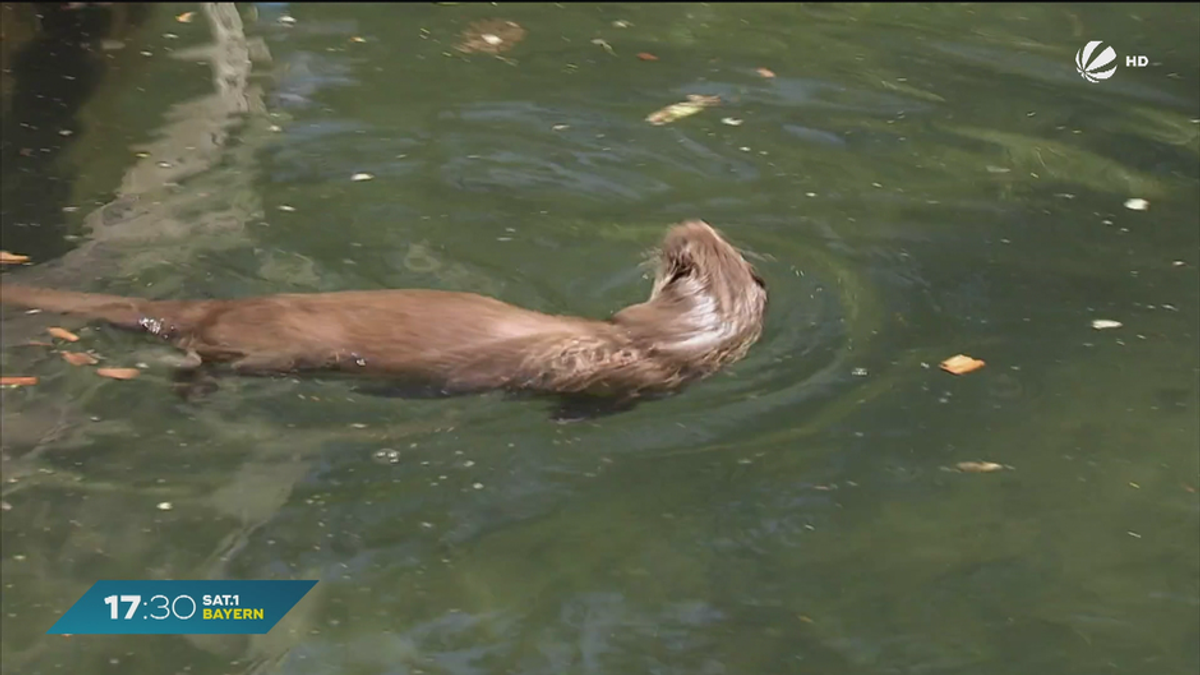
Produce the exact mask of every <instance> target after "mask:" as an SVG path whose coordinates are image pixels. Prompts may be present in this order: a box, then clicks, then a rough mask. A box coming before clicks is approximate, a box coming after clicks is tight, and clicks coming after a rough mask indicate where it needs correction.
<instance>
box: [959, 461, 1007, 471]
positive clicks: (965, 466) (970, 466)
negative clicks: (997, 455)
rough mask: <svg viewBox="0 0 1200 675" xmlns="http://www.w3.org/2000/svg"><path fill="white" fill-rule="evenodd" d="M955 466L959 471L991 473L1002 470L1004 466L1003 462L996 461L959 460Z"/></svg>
mask: <svg viewBox="0 0 1200 675" xmlns="http://www.w3.org/2000/svg"><path fill="white" fill-rule="evenodd" d="M954 466H955V467H957V468H958V470H959V471H966V472H967V473H991V472H993V471H1000V470H1001V469H1003V468H1004V465H1003V464H997V463H995V462H959V463H958V464H955V465H954Z"/></svg>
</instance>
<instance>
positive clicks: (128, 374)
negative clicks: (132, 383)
mask: <svg viewBox="0 0 1200 675" xmlns="http://www.w3.org/2000/svg"><path fill="white" fill-rule="evenodd" d="M96 374H97V375H99V376H100V377H109V378H112V379H114V380H132V379H133V378H135V377H137V376H138V375H141V374H142V371H140V370H138V369H137V368H97V369H96Z"/></svg>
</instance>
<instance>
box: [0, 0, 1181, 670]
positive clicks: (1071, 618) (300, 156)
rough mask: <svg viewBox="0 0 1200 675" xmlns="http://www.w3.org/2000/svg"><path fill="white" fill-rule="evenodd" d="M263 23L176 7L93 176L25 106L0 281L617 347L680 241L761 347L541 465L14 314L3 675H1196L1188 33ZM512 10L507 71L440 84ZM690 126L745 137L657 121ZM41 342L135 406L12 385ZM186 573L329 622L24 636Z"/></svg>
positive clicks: (592, 15) (798, 24) (252, 10)
mask: <svg viewBox="0 0 1200 675" xmlns="http://www.w3.org/2000/svg"><path fill="white" fill-rule="evenodd" d="M187 9H194V10H195V11H196V12H197V15H196V17H195V19H194V20H193V21H192V22H191V23H181V22H178V21H177V20H176V19H175V16H176V15H177V14H179V13H180V12H183V11H186V10H187ZM240 9H241V12H240V15H241V20H240V21H238V20H237V17H232V18H231V17H230V15H229V14H228V12H227V10H228V8H225V9H221V8H216V9H212V8H209V9H202V8H201V7H200V6H183V5H179V6H161V7H158V8H156V9H155V11H153V12H152V13H151V15H150V16H149V17H148V18H147V19H146V21H145V23H144V24H143V25H142V26H141V28H140V29H139V31H138V32H137V33H136V36H135V38H134V39H131V40H128V41H126V42H125V43H124V44H123V49H109V50H107V51H103V52H101V53H100V54H99V56H97V57H96V58H99V59H103V60H104V63H105V65H106V69H105V71H104V74H103V76H102V77H101V78H100V79H99V80H98V81H97V82H96V84H95V86H94V89H93V91H92V93H91V96H90V97H89V98H88V99H87V100H86V101H85V102H84V103H83V105H82V107H81V108H79V109H78V111H77V112H76V114H75V115H74V116H73V117H72V118H71V119H70V120H54V124H55V125H58V126H61V125H64V124H69V125H70V127H69V128H70V129H71V130H73V133H72V134H71V135H70V136H63V135H60V134H58V133H57V130H56V129H50V128H49V127H48V126H47V125H45V124H43V125H42V128H39V129H37V130H36V131H34V130H31V129H30V128H29V127H30V126H33V127H37V126H38V120H45V118H43V117H38V116H37V113H38V108H37V107H36V106H34V107H32V108H30V107H21V106H17V107H16V108H14V111H13V112H12V114H11V116H10V117H9V118H8V119H6V120H5V124H6V126H5V129H6V132H5V135H6V137H5V138H4V139H3V145H4V148H5V154H4V162H5V163H4V166H3V179H4V199H3V206H0V209H2V212H3V217H4V220H3V234H4V239H5V241H4V248H5V249H6V250H10V251H16V252H20V253H24V254H28V255H30V256H32V257H33V258H34V260H35V261H36V262H37V264H36V265H33V266H26V267H21V268H19V269H10V270H9V271H7V272H6V273H5V278H6V279H9V278H11V279H18V278H20V279H23V280H25V281H27V282H29V283H43V284H48V285H53V286H58V287H66V288H77V289H87V290H105V291H109V292H121V293H128V294H137V295H142V296H149V297H164V298H165V297H217V296H237V295H249V294H255V293H269V292H281V291H301V292H303V291H326V290H340V289H350V288H380V287H432V288H446V289H453V290H461V291H473V292H479V293H485V294H489V295H494V296H497V297H500V298H503V299H505V300H507V301H510V302H514V303H517V304H521V305H525V306H529V307H533V308H536V309H540V310H544V311H552V312H572V313H578V314H584V315H590V316H596V317H603V316H606V315H607V314H608V313H610V312H611V311H613V310H614V309H617V308H620V307H622V306H624V305H626V304H628V303H630V302H634V301H637V300H639V299H641V298H642V297H644V296H645V294H646V293H647V292H648V282H647V280H646V279H645V278H643V276H642V272H643V269H642V268H639V267H638V262H639V260H640V259H641V255H642V254H643V252H644V251H645V250H646V249H648V248H650V247H652V246H653V245H654V244H655V243H656V241H657V240H658V238H659V237H660V236H661V234H662V232H663V231H664V229H665V227H666V226H667V225H668V224H669V223H671V222H673V221H676V220H679V219H682V218H687V217H700V218H704V219H706V220H708V221H709V222H711V223H713V224H714V225H717V226H718V227H721V228H722V229H723V230H724V231H725V232H726V233H727V234H728V235H729V237H730V238H731V239H733V240H735V241H736V243H738V244H739V245H740V246H743V247H744V248H746V249H747V250H748V251H749V252H750V253H751V254H752V255H753V256H754V257H755V260H756V264H757V265H758V266H759V268H760V270H761V271H762V273H763V275H764V276H765V277H766V279H767V281H768V284H769V286H770V291H771V306H770V314H769V318H768V323H767V327H766V331H765V334H764V336H763V339H762V341H761V343H759V345H757V346H756V347H755V349H754V350H752V351H751V353H750V355H749V357H748V358H747V359H746V360H745V361H743V362H742V363H740V364H738V365H737V366H735V367H733V368H731V369H730V370H729V371H727V372H726V373H723V374H722V375H720V376H718V377H716V378H714V379H712V380H710V381H707V382H704V383H702V384H700V385H699V386H696V387H693V388H692V389H690V390H689V391H687V392H685V393H684V394H683V395H681V396H678V397H675V398H673V399H670V400H666V401H661V402H655V403H653V404H649V405H644V406H641V407H640V408H638V409H637V410H635V411H633V412H631V413H627V414H623V415H618V416H614V417H609V418H604V419H602V420H598V421H594V422H589V423H581V424H572V425H558V424H554V423H552V422H550V421H549V419H548V405H547V403H546V402H544V401H512V400H506V399H504V398H501V397H498V396H480V397H473V398H464V399H452V400H404V399H394V398H381V397H373V396H366V395H363V394H361V393H359V392H356V391H355V390H354V388H353V385H352V384H350V383H346V382H341V381H322V380H320V379H311V378H310V379H304V380H291V379H279V380H253V381H226V382H223V383H222V385H221V389H220V390H219V391H218V392H217V393H215V394H214V395H213V396H212V397H211V398H209V399H208V400H205V401H203V402H201V403H193V404H186V403H183V402H181V401H180V400H178V399H177V398H175V397H174V396H173V395H172V394H171V391H170V381H169V373H168V371H167V370H166V369H165V368H164V367H163V366H161V365H159V364H158V361H157V360H156V359H157V358H158V356H159V354H157V353H156V352H155V348H154V347H153V346H152V345H148V344H147V342H146V341H145V340H143V339H141V338H139V337H137V336H131V335H126V334H121V333H116V332H114V331H112V330H109V329H106V328H102V327H88V326H84V325H82V324H79V323H75V322H69V321H66V320H62V319H58V318H52V317H46V316H43V315H34V316H29V315H24V314H21V313H19V312H7V311H6V312H5V315H4V316H5V322H4V350H3V370H4V374H6V375H10V374H11V375H36V376H37V377H39V378H40V382H39V384H38V385H37V386H34V387H26V388H21V389H7V390H4V391H3V392H2V393H0V396H2V397H3V398H2V402H3V418H2V423H3V432H4V433H3V452H4V465H3V466H4V484H3V501H4V507H5V511H4V512H3V516H2V518H3V520H2V540H0V543H2V545H3V549H2V556H3V568H2V581H3V595H2V604H3V616H2V617H0V634H2V636H3V638H2V645H3V648H2V651H0V668H2V670H3V672H5V673H61V672H66V673H78V674H80V675H90V674H93V673H110V672H122V673H130V674H141V673H146V674H151V673H154V674H160V673H185V672H186V673H190V674H193V675H203V674H209V673H213V674H217V673H289V674H293V673H294V674H309V673H312V674H316V673H356V674H357V673H364V674H365V673H389V674H391V673H396V674H408V673H412V674H416V673H430V674H433V673H446V674H467V673H470V674H475V673H522V674H523V673H531V674H532V673H546V674H555V675H557V674H562V673H621V674H625V673H688V674H691V673H696V674H702V675H717V674H725V673H729V674H735V673H737V674H742V673H753V674H758V673H763V674H771V673H822V674H830V673H1014V674H1016V673H1020V674H1022V675H1024V674H1028V673H1052V674H1055V675H1059V674H1064V675H1065V674H1074V673H1080V674H1083V673H1088V674H1091V673H1109V672H1113V673H1147V674H1154V675H1169V674H1174V673H1180V674H1190V673H1195V672H1197V669H1198V668H1200V495H1198V494H1197V493H1196V490H1197V488H1198V486H1200V385H1198V378H1200V337H1198V335H1200V276H1198V273H1197V270H1198V266H1200V121H1198V120H1200V45H1198V43H1197V41H1196V39H1195V36H1196V35H1197V34H1200V8H1198V6H1197V5H1195V4H1190V5H1184V4H1180V5H1143V4H1137V5H1134V4H1129V5H1119V4H1118V5H1062V6H1058V5H1032V4H1009V5H1000V6H991V5H975V6H971V5H954V6H951V5H899V6H891V5H849V6H841V5H820V6H812V5H783V4H778V5H772V4H762V5H741V4H738V5H734V4H729V5H665V4H664V5H620V4H612V5H604V6H588V5H563V6H554V5H542V6H534V5H512V6H508V5H501V6H492V5H471V4H461V5H453V4H447V5H437V4H432V3H426V4H412V5H334V4H328V5H293V6H290V7H287V6H279V5H270V6H262V7H257V8H256V7H254V6H250V5H246V6H242V7H241V8H240ZM223 12H225V13H224V14H222V13H223ZM222 16H223V17H224V18H223V19H222V18H221V17H222ZM281 16H291V17H293V18H294V19H295V22H294V23H291V24H286V23H282V22H280V20H279V19H280V17H281ZM210 17H213V18H214V19H217V20H216V21H210ZM497 17H499V18H503V19H508V20H512V21H515V22H517V23H519V24H520V25H521V26H523V27H524V28H525V29H526V30H527V34H526V35H525V37H524V39H523V40H522V41H521V42H520V43H519V44H517V45H516V46H515V47H514V48H513V49H512V50H511V51H508V52H505V53H504V54H503V57H504V58H503V59H497V58H494V57H491V56H487V55H480V54H475V55H464V54H462V53H460V52H458V51H456V50H455V49H454V46H455V44H456V43H457V42H458V40H459V37H458V36H459V34H460V33H461V32H462V31H463V30H464V28H466V26H467V24H469V23H471V22H472V21H475V20H478V19H488V18H497ZM614 22H623V23H620V24H619V25H614ZM168 34H169V35H168ZM214 35H215V36H216V37H214ZM596 39H599V40H603V43H596V42H593V41H594V40H596ZM214 40H215V41H216V42H217V43H218V45H219V46H218V47H217V48H212V47H211V44H212V43H214ZM1089 40H1109V41H1111V44H1112V45H1113V46H1114V47H1115V49H1116V50H1117V51H1118V53H1119V54H1120V62H1121V63H1122V65H1121V67H1119V68H1118V70H1117V71H1116V74H1115V75H1114V76H1113V77H1112V78H1111V79H1108V80H1105V81H1102V82H1098V83H1088V82H1086V81H1084V80H1083V79H1082V78H1081V77H1080V76H1079V74H1077V73H1076V70H1075V65H1074V60H1075V54H1076V51H1077V50H1079V49H1080V48H1081V47H1083V45H1084V44H1086V42H1087V41H1089ZM605 45H607V48H606V46H605ZM639 52H647V53H652V54H654V55H655V56H657V57H658V60H657V61H648V60H641V59H639V58H638V57H637V54H638V53H639ZM1127 54H1144V55H1146V56H1147V57H1148V58H1149V61H1150V64H1149V65H1148V66H1147V67H1145V68H1140V69H1139V68H1130V67H1125V66H1124V65H1123V62H1124V56H1125V55H1127ZM251 59H252V61H251ZM251 63H252V64H253V66H252V67H251V66H250V64H251ZM758 68H768V69H770V71H772V72H773V74H774V75H775V77H773V78H768V77H764V76H763V75H761V74H759V73H757V72H756V69H758ZM215 71H219V72H220V73H221V74H222V76H221V78H220V79H219V81H218V82H216V83H214V72H215ZM34 72H36V71H34ZM42 75H44V76H45V77H46V78H53V77H55V74H54V73H52V72H43V73H42ZM34 81H35V82H38V81H39V80H36V78H35V80H34ZM49 81H50V80H49V79H47V80H45V82H49ZM55 81H57V80H55ZM218 85H219V86H218ZM30 86H33V87H34V91H36V86H34V85H30ZM46 86H47V87H49V85H48V84H47V85H46ZM56 86H57V85H56ZM687 94H717V95H720V96H721V97H722V100H723V103H722V105H721V106H720V107H716V108H710V109H708V110H704V111H703V112H701V113H699V114H697V115H695V116H693V117H690V118H687V119H683V120H680V121H677V122H675V123H673V124H670V125H667V126H662V127H655V126H652V125H650V124H647V123H646V122H645V121H644V118H645V117H646V115H648V114H649V113H651V112H653V111H654V110H657V109H659V108H661V107H663V106H666V105H668V104H671V103H674V102H677V101H681V100H683V99H684V98H685V97H686V95H687ZM30 100H40V99H32V98H30ZM22 115H27V116H29V117H27V118H23V117H22ZM725 118H732V121H735V122H736V121H738V120H740V121H741V122H742V123H741V124H740V125H733V124H728V123H723V119H725ZM22 125H25V126H22ZM17 146H22V147H28V148H29V149H30V152H27V153H21V152H13V149H14V148H16V147H17ZM43 155H44V156H43ZM359 173H367V174H370V175H371V176H372V177H373V179H372V180H358V181H356V180H353V179H352V177H353V176H354V175H355V174H359ZM1130 199H1144V200H1146V201H1147V202H1148V204H1149V208H1148V209H1145V210H1135V209H1132V208H1128V207H1127V206H1126V202H1127V200H1130ZM64 209H65V210H64ZM1096 319H1108V320H1114V321H1119V322H1121V323H1122V324H1123V325H1122V326H1121V327H1120V328H1114V329H1108V330H1095V329H1093V327H1092V321H1093V320H1096ZM55 324H57V325H64V326H67V327H70V328H72V329H73V330H76V331H77V332H78V333H79V334H80V335H81V337H82V339H81V341H80V343H79V344H80V346H81V347H82V348H86V349H92V350H95V352H96V353H97V354H99V355H101V356H102V357H104V358H105V365H116V366H130V365H134V364H135V363H138V362H143V363H146V364H147V367H146V370H145V372H144V374H143V375H142V376H141V377H139V378H138V379H136V380H134V381H128V382H117V381H111V380H105V379H102V378H99V377H96V375H95V374H94V373H93V372H92V371H91V369H88V368H74V367H71V366H69V365H67V364H66V363H64V362H63V361H62V360H61V358H59V356H58V355H56V354H54V353H52V352H51V351H50V350H49V349H47V348H46V347H36V346H33V347H31V346H24V345H23V343H25V342H28V341H29V340H41V339H44V337H43V336H42V334H41V331H42V330H43V328H44V327H45V326H48V325H55ZM958 353H966V354H970V355H972V356H974V357H976V358H981V359H984V360H985V361H986V362H987V365H986V367H985V368H984V369H982V370H979V371H977V372H974V373H971V374H969V375H964V376H961V377H954V376H952V375H949V374H947V373H944V372H941V371H939V370H938V367H937V364H938V363H939V362H940V361H941V360H942V359H944V358H946V357H949V356H952V355H954V354H958ZM964 461H987V462H995V463H998V464H1002V465H1004V466H1005V468H1004V469H1003V470H1000V471H996V472H992V473H964V472H960V471H957V470H954V467H955V465H956V464H958V463H959V462H964ZM168 506H169V509H168V508H167V507H168ZM186 578H201V579H204V578H246V579H259V578H302V579H319V580H320V583H319V584H318V585H317V587H316V589H315V590H314V591H313V592H312V593H310V594H309V596H308V597H307V598H306V599H305V600H303V601H302V602H301V603H300V604H299V605H298V606H297V607H296V609H294V610H293V611H292V612H291V614H289V615H288V617H286V618H285V620H284V621H283V622H282V623H281V624H279V625H278V626H277V627H276V628H275V629H274V630H273V631H272V632H271V633H269V634H268V635H266V636H257V637H246V636H216V637H197V636H180V637H175V636H155V637H145V636H127V637H122V636H72V637H69V638H64V637H61V636H47V635H45V631H46V630H47V629H48V628H49V627H50V625H52V624H53V622H54V621H55V620H56V619H57V618H58V617H59V616H60V615H61V614H62V613H63V612H64V611H66V609H67V608H68V607H69V606H70V605H71V604H72V603H74V602H75V601H76V600H77V599H78V598H79V596H80V595H81V594H82V593H83V592H84V591H85V590H86V589H87V588H88V587H89V586H91V585H92V583H93V582H95V581H96V580H98V579H186Z"/></svg>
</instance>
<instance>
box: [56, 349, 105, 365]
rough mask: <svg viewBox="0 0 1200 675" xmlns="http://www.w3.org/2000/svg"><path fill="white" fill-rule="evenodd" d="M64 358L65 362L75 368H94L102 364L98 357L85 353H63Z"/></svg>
mask: <svg viewBox="0 0 1200 675" xmlns="http://www.w3.org/2000/svg"><path fill="white" fill-rule="evenodd" d="M62 357H63V360H64V361H66V362H67V363H69V364H71V365H73V366H94V365H96V364H97V363H100V360H99V359H97V358H96V357H94V356H92V355H91V354H84V353H83V352H63V353H62Z"/></svg>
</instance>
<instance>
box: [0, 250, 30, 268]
mask: <svg viewBox="0 0 1200 675" xmlns="http://www.w3.org/2000/svg"><path fill="white" fill-rule="evenodd" d="M23 262H29V256H27V255H21V254H19V253H9V252H8V251H0V265H19V264H21V263H23Z"/></svg>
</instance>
